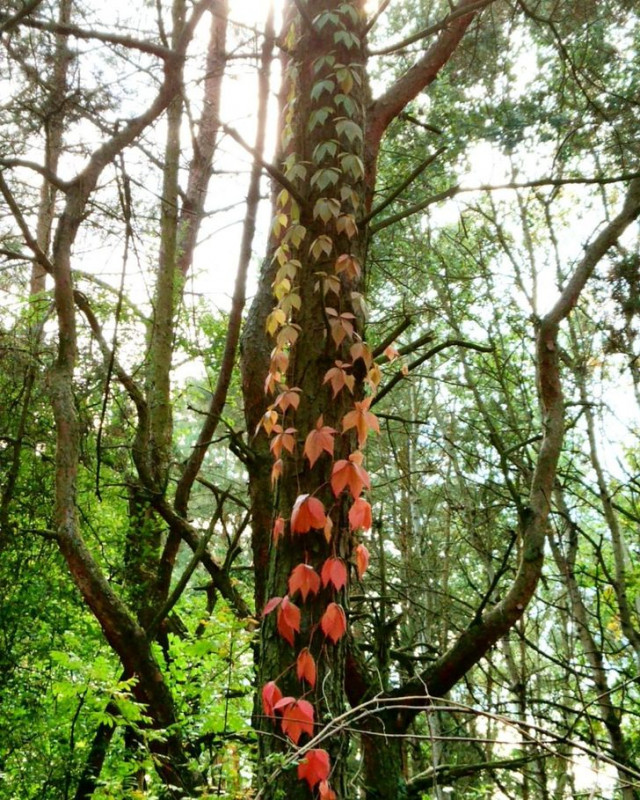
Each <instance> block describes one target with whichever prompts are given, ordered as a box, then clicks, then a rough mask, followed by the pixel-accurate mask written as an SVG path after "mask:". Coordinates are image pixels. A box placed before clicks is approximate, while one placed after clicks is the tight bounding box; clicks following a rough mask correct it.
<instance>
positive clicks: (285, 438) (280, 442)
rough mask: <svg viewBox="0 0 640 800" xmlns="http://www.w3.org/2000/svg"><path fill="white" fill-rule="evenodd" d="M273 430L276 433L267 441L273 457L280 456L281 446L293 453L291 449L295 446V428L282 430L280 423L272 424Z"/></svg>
mask: <svg viewBox="0 0 640 800" xmlns="http://www.w3.org/2000/svg"><path fill="white" fill-rule="evenodd" d="M273 431H274V433H275V434H276V435H275V436H274V437H273V439H272V440H271V441H270V442H269V448H270V449H271V452H272V453H273V455H274V456H275V458H280V454H281V453H282V449H283V448H284V449H285V450H286V451H287V452H288V453H293V449H294V447H295V446H296V437H295V435H294V434H295V433H296V429H295V428H287V429H286V430H282V425H274V426H273Z"/></svg>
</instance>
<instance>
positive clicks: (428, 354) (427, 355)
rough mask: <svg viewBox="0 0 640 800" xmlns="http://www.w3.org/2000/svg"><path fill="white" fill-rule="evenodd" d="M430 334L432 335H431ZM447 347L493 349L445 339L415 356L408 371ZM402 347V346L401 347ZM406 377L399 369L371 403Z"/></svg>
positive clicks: (380, 398)
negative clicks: (417, 356)
mask: <svg viewBox="0 0 640 800" xmlns="http://www.w3.org/2000/svg"><path fill="white" fill-rule="evenodd" d="M425 336H429V334H425ZM431 336H432V335H431ZM447 347H467V348H469V349H470V350H477V351H478V352H479V353H491V352H492V351H493V348H492V347H489V346H487V345H483V344H475V343H474V342H467V341H465V340H464V339H447V340H446V341H444V342H440V344H437V345H436V346H435V347H432V348H431V349H430V350H427V352H426V353H425V354H424V355H422V356H420V358H416V359H415V360H414V361H412V362H411V363H410V364H407V369H408V370H409V372H412V371H413V370H414V369H417V368H418V367H419V366H421V365H422V364H424V362H425V361H428V360H429V359H430V358H433V357H434V356H435V355H437V354H438V353H439V352H440V351H441V350H444V349H445V348H447ZM403 349H404V348H403ZM405 377H406V375H405V373H404V372H402V370H399V371H398V372H397V373H396V374H395V375H394V376H393V378H391V380H390V381H389V382H388V383H386V384H385V385H384V386H383V387H382V388H381V389H380V390H379V391H378V392H377V394H376V395H375V396H374V398H373V400H372V402H371V405H372V406H373V405H375V404H376V403H378V402H380V400H382V398H383V397H384V396H385V395H387V394H389V392H390V391H391V390H392V389H393V387H394V386H396V385H397V384H398V383H400V381H401V380H403V379H404V378H405Z"/></svg>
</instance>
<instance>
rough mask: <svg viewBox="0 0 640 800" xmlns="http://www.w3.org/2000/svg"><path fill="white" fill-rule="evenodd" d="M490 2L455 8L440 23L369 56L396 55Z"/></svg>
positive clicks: (477, 2)
mask: <svg viewBox="0 0 640 800" xmlns="http://www.w3.org/2000/svg"><path fill="white" fill-rule="evenodd" d="M492 2H493V0H476V2H473V3H470V4H468V5H467V6H465V7H460V8H457V9H455V10H454V11H452V12H451V13H450V14H447V16H446V17H445V18H444V19H442V20H440V22H436V23H435V24H434V25H429V27H427V28H423V29H422V30H421V31H418V32H417V33H414V34H412V35H411V36H407V37H406V39H402V40H401V41H399V42H396V43H395V44H391V45H389V46H388V47H383V48H382V49H381V50H370V51H369V55H370V56H386V55H389V54H390V53H396V52H397V51H398V50H404V48H405V47H408V46H409V45H411V44H414V43H415V42H419V41H420V39H426V38H427V36H433V34H434V33H439V32H440V31H442V30H444V29H445V28H446V27H447V26H448V25H450V24H451V23H452V22H453V21H454V20H456V19H458V18H459V17H462V16H464V15H465V14H471V13H473V12H476V11H482V9H483V8H484V7H485V6H488V5H489V4H490V3H492Z"/></svg>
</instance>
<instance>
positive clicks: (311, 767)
mask: <svg viewBox="0 0 640 800" xmlns="http://www.w3.org/2000/svg"><path fill="white" fill-rule="evenodd" d="M330 771H331V764H330V762H329V753H327V751H326V750H309V751H308V752H307V755H306V756H305V758H304V760H303V761H301V762H300V763H299V764H298V778H299V779H300V780H301V781H306V782H307V783H308V784H309V788H310V789H313V787H314V786H316V784H318V783H320V782H321V781H326V780H327V778H328V777H329V772H330Z"/></svg>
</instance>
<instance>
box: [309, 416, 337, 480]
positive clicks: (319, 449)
mask: <svg viewBox="0 0 640 800" xmlns="http://www.w3.org/2000/svg"><path fill="white" fill-rule="evenodd" d="M335 433H336V431H335V429H334V428H330V427H329V426H328V425H324V421H323V419H322V415H320V418H319V419H318V422H317V423H316V428H315V430H313V431H311V432H310V433H309V435H308V436H307V438H306V440H305V443H304V455H305V456H306V457H307V458H308V459H309V466H310V467H312V466H313V465H314V464H315V463H316V461H317V460H318V458H320V456H321V455H322V453H323V452H326V453H329V455H330V456H333V437H334V435H335Z"/></svg>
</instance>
